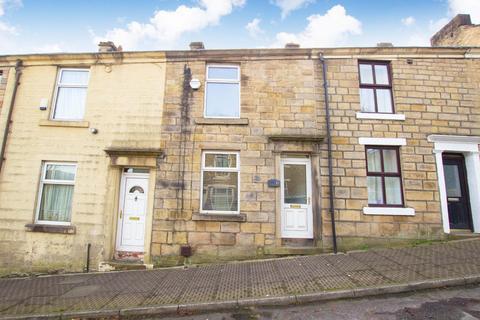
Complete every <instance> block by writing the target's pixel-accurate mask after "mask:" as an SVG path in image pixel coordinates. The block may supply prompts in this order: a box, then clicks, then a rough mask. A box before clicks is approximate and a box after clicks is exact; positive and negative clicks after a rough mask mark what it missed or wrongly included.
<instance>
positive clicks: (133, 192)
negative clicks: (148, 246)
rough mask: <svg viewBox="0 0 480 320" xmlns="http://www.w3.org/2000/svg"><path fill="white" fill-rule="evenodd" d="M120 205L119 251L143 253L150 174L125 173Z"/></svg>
mask: <svg viewBox="0 0 480 320" xmlns="http://www.w3.org/2000/svg"><path fill="white" fill-rule="evenodd" d="M120 192H121V194H120V205H119V209H120V212H119V219H118V232H117V250H118V251H134V252H143V251H144V248H145V225H146V224H145V220H146V215H147V200H148V197H147V196H148V174H144V173H124V174H123V176H122V186H121V191H120Z"/></svg>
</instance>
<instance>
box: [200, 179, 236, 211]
mask: <svg viewBox="0 0 480 320" xmlns="http://www.w3.org/2000/svg"><path fill="white" fill-rule="evenodd" d="M202 192H203V197H202V202H203V203H202V209H203V210H215V211H237V209H238V199H237V195H238V172H210V171H204V172H203V190H202Z"/></svg>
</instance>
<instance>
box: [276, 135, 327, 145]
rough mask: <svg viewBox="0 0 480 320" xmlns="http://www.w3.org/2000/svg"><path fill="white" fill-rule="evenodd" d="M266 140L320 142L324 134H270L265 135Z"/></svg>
mask: <svg viewBox="0 0 480 320" xmlns="http://www.w3.org/2000/svg"><path fill="white" fill-rule="evenodd" d="M267 137H268V141H272V142H290V141H295V142H311V143H320V142H323V140H324V139H325V136H323V135H271V136H267Z"/></svg>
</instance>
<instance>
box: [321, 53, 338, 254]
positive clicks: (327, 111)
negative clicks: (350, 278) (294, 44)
mask: <svg viewBox="0 0 480 320" xmlns="http://www.w3.org/2000/svg"><path fill="white" fill-rule="evenodd" d="M320 61H321V62H322V73H323V92H324V94H325V118H326V122H327V150H328V151H327V152H328V189H329V193H330V194H329V196H330V218H331V220H332V237H333V252H334V253H337V232H336V231H335V201H334V198H333V196H334V194H333V193H334V190H333V165H332V133H331V125H330V108H329V106H328V82H327V63H326V62H325V58H324V57H323V53H321V54H320Z"/></svg>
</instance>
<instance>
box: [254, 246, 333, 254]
mask: <svg viewBox="0 0 480 320" xmlns="http://www.w3.org/2000/svg"><path fill="white" fill-rule="evenodd" d="M264 253H265V254H266V255H274V256H290V255H292V256H297V255H310V254H319V253H324V249H322V248H318V247H276V248H265V249H264Z"/></svg>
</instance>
